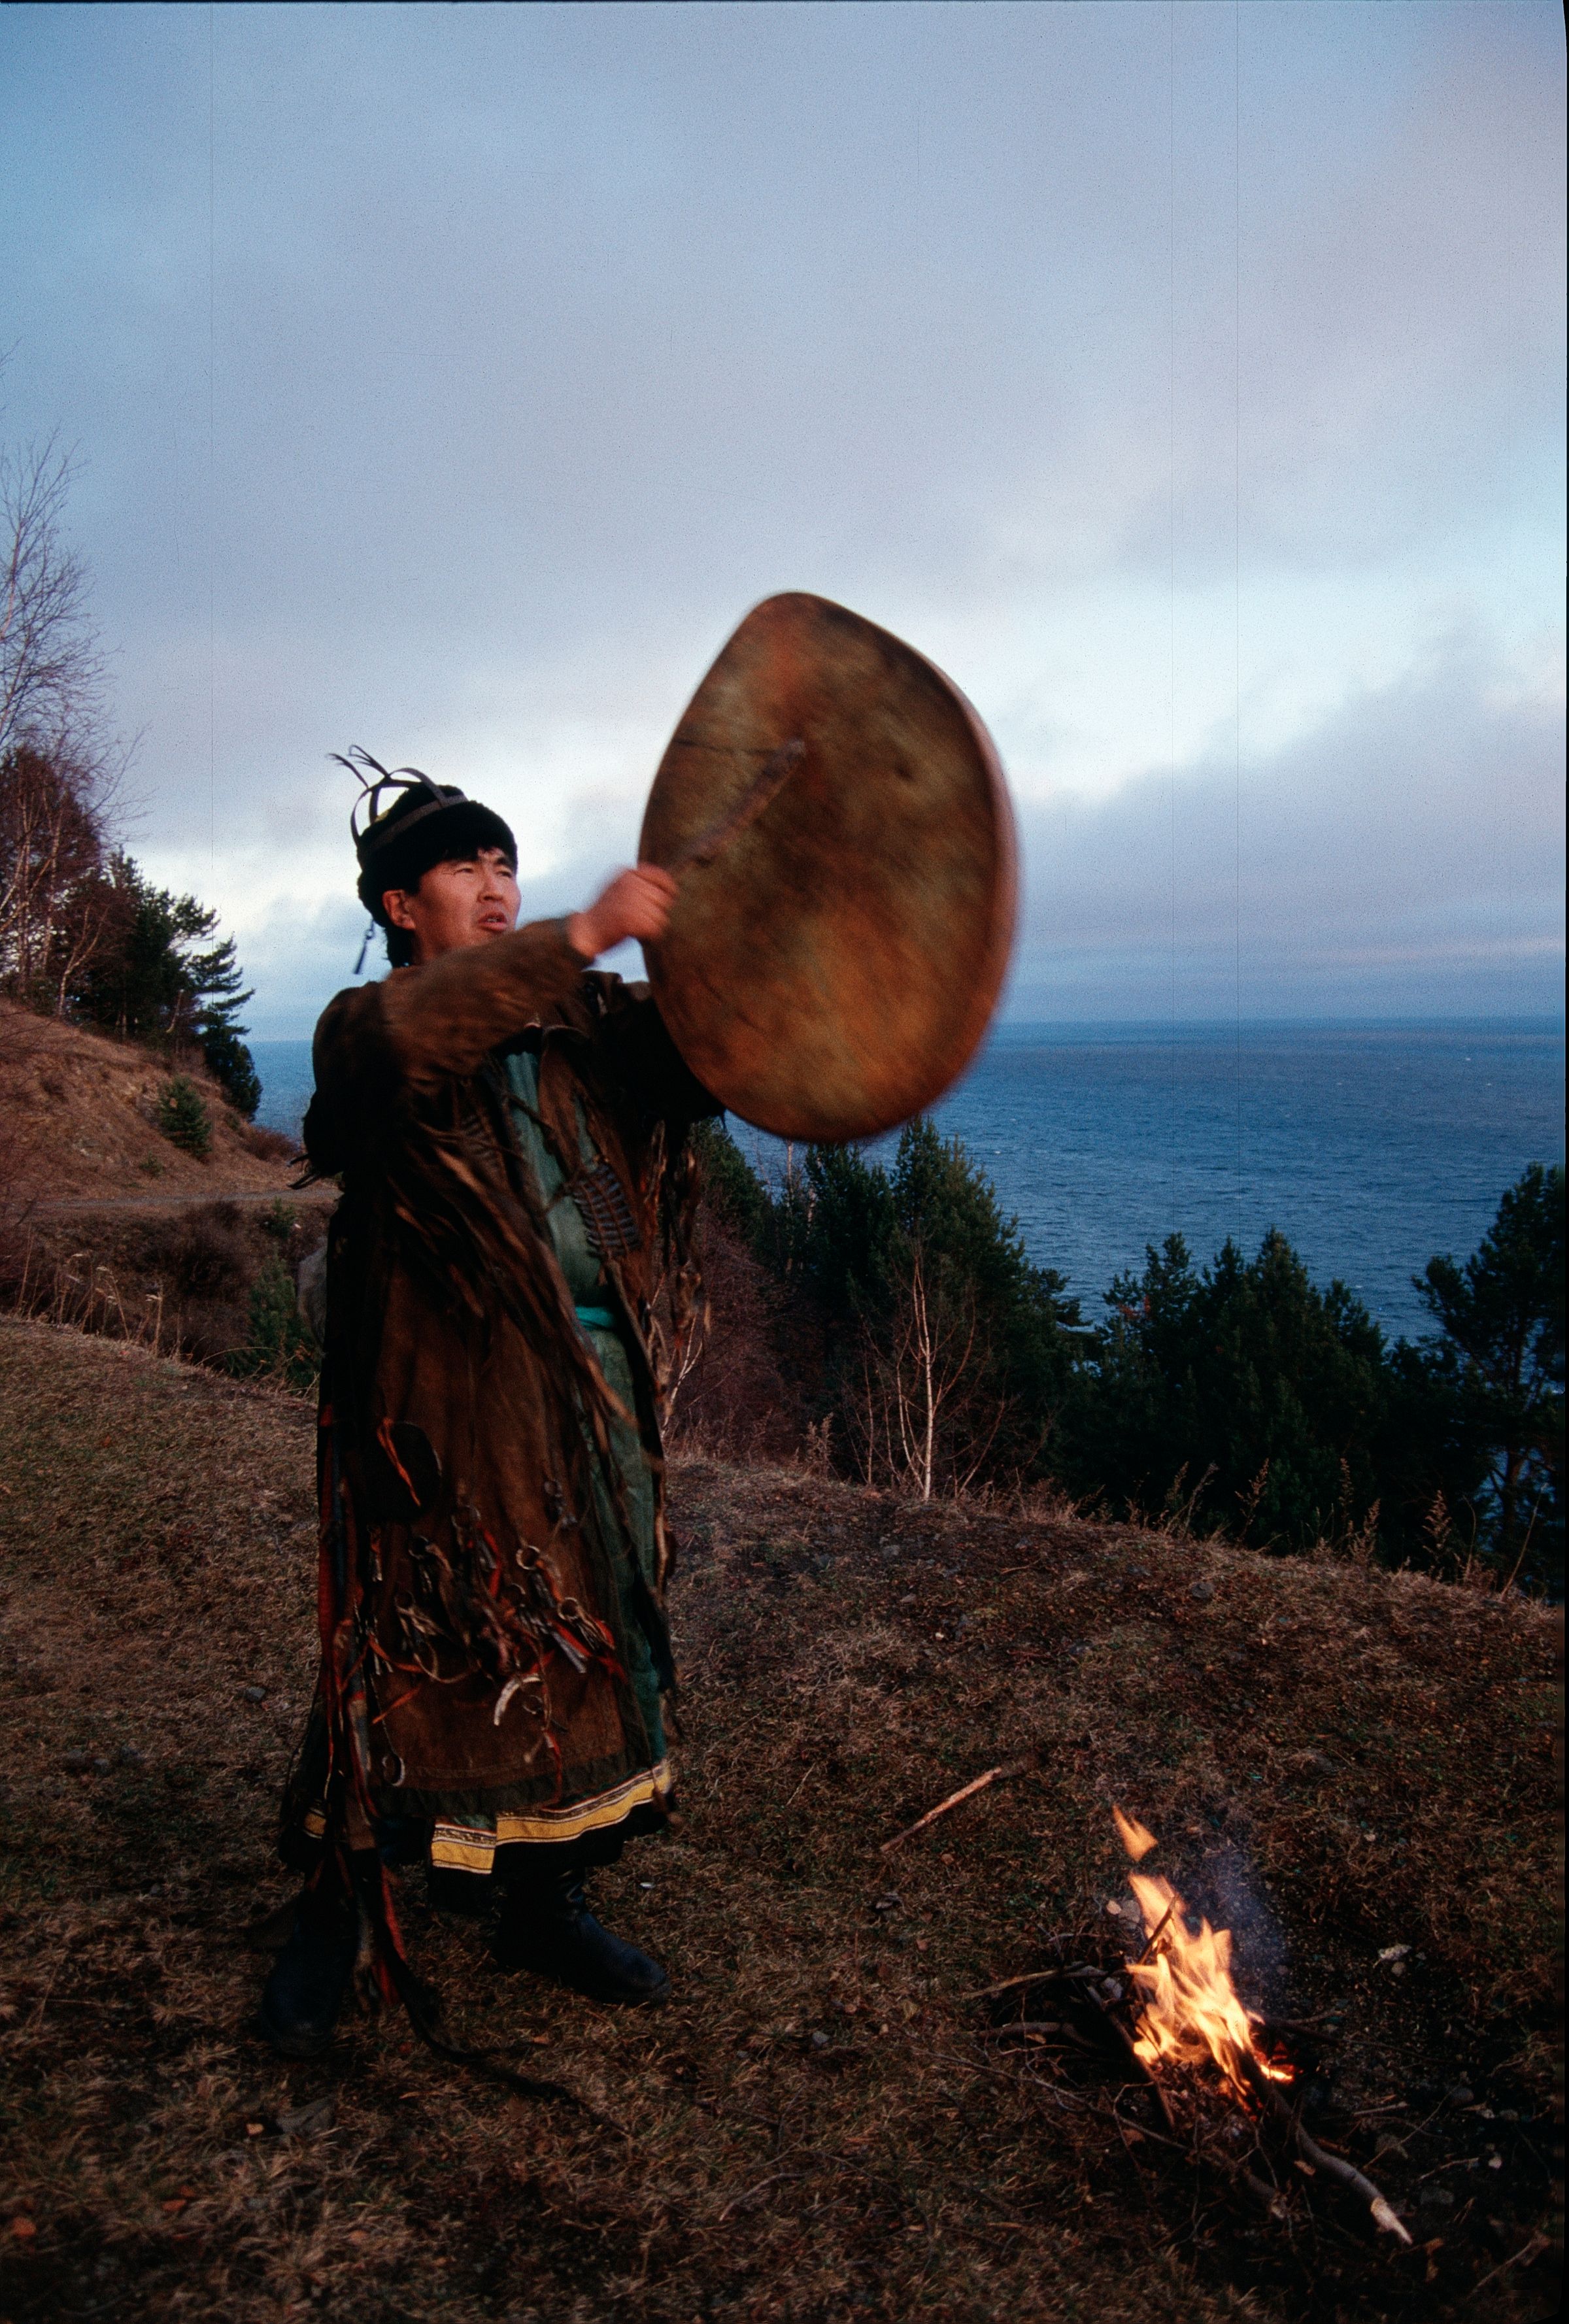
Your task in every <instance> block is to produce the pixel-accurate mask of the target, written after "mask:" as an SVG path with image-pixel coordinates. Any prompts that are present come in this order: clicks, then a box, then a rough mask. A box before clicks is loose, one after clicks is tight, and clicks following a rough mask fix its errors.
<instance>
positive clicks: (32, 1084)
mask: <svg viewBox="0 0 1569 2324" xmlns="http://www.w3.org/2000/svg"><path fill="white" fill-rule="evenodd" d="M171 1070H172V1068H171V1065H170V1064H169V1062H168V1060H167V1059H166V1058H163V1057H160V1056H155V1055H154V1053H153V1052H152V1050H150V1049H145V1048H143V1047H140V1046H139V1045H138V1044H136V1043H134V1042H125V1041H111V1040H107V1039H106V1038H105V1037H104V1036H103V1035H102V1034H98V1033H88V1032H84V1031H83V1030H82V1028H80V1027H79V1026H77V1025H68V1024H65V1023H63V1022H62V1021H61V1020H60V1019H57V1018H52V1017H35V1016H33V1015H32V1013H31V1011H29V1010H24V1009H18V1008H17V1007H16V1006H15V1004H14V1002H12V1001H0V1105H3V1107H4V1110H5V1133H6V1134H5V1151H4V1153H3V1154H0V1171H3V1173H4V1176H5V1178H6V1179H7V1180H8V1181H9V1184H8V1185H0V1201H5V1199H7V1198H9V1200H10V1201H11V1202H12V1203H17V1202H22V1201H28V1200H31V1201H34V1202H38V1203H43V1204H46V1205H47V1204H50V1203H62V1202H76V1203H80V1202H85V1201H88V1200H97V1199H102V1198H105V1197H112V1196H125V1195H132V1194H134V1195H141V1196H144V1197H152V1196H158V1197H169V1196H174V1197H184V1198H186V1199H188V1200H210V1199H211V1198H212V1196H213V1195H214V1194H232V1193H241V1192H248V1193H257V1194H261V1193H265V1192H267V1191H269V1190H272V1191H278V1190H281V1189H282V1188H283V1187H284V1186H285V1185H287V1184H288V1178H289V1167H288V1164H287V1161H286V1159H285V1158H284V1157H282V1155H281V1152H280V1147H281V1141H280V1140H279V1139H276V1138H275V1137H273V1136H272V1133H270V1132H269V1131H266V1130H253V1129H252V1128H251V1126H250V1125H249V1124H248V1123H246V1122H244V1121H242V1120H240V1119H239V1117H238V1116H237V1115H235V1114H234V1113H233V1112H231V1111H230V1110H229V1109H228V1107H227V1106H226V1103H225V1101H224V1098H223V1094H222V1093H221V1091H220V1090H219V1089H218V1087H217V1084H216V1083H215V1082H213V1081H211V1080H210V1079H209V1078H208V1076H207V1075H206V1074H204V1073H203V1072H202V1070H201V1069H200V1067H199V1066H196V1067H190V1066H188V1067H186V1068H185V1070H186V1071H187V1072H188V1073H189V1078H190V1079H191V1080H192V1081H193V1082H194V1083H195V1084H196V1085H197V1087H198V1089H199V1090H200V1092H201V1094H202V1097H203V1099H204V1100H205V1102H206V1104H207V1108H208V1113H209V1115H210V1116H211V1118H212V1124H213V1141H212V1148H211V1151H210V1152H209V1153H208V1156H207V1157H206V1158H205V1159H204V1160H200V1161H198V1159H197V1158H196V1157H195V1156H194V1155H190V1154H187V1153H182V1152H181V1150H180V1148H179V1147H177V1146H174V1145H171V1142H170V1140H169V1139H167V1138H165V1137H162V1135H161V1134H160V1132H159V1130H158V1128H157V1125H156V1120H155V1109H156V1107H157V1103H158V1099H159V1096H160V1094H161V1093H162V1091H163V1090H164V1088H165V1087H166V1086H167V1084H168V1082H169V1079H170V1075H171Z"/></svg>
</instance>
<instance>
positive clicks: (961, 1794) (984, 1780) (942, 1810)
mask: <svg viewBox="0 0 1569 2324" xmlns="http://www.w3.org/2000/svg"><path fill="white" fill-rule="evenodd" d="M1028 1765H1029V1762H1028V1760H1025V1759H1010V1760H1008V1761H1007V1762H1006V1763H1005V1764H1004V1765H1003V1766H1001V1767H988V1768H987V1770H986V1772H985V1774H984V1775H977V1776H976V1777H975V1780H974V1783H972V1784H961V1785H960V1787H959V1789H958V1790H957V1791H956V1792H950V1793H949V1794H948V1796H947V1798H946V1800H939V1801H938V1802H937V1805H936V1807H935V1808H928V1810H927V1812H926V1813H925V1815H923V1816H917V1818H916V1820H915V1821H914V1822H913V1823H912V1824H909V1825H908V1826H907V1827H906V1829H905V1830H904V1831H896V1832H895V1833H894V1835H893V1838H892V1839H891V1840H884V1841H883V1843H882V1854H883V1855H884V1856H891V1854H892V1853H893V1850H894V1849H896V1848H902V1847H903V1846H904V1843H905V1841H906V1840H913V1839H914V1838H915V1836H916V1833H917V1832H918V1831H925V1830H926V1828H927V1826H928V1823H936V1821H937V1818H938V1816H941V1815H946V1813H947V1812H948V1810H949V1809H950V1808H956V1807H957V1806H959V1804H960V1803H961V1802H962V1801H964V1800H970V1799H974V1796H975V1794H976V1793H977V1792H983V1791H984V1790H985V1789H986V1786H987V1784H995V1783H999V1782H1001V1779H1002V1778H1003V1776H1005V1775H1023V1773H1024V1771H1025V1768H1026V1767H1027V1766H1028Z"/></svg>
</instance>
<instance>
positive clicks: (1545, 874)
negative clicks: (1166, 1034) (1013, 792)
mask: <svg viewBox="0 0 1569 2324" xmlns="http://www.w3.org/2000/svg"><path fill="white" fill-rule="evenodd" d="M1562 774H1563V766H1562V713H1561V709H1560V707H1559V705H1558V703H1557V702H1556V700H1555V699H1554V698H1553V696H1551V695H1550V694H1549V695H1542V694H1531V693H1522V692H1521V691H1519V690H1518V688H1517V687H1513V686H1512V685H1510V684H1509V682H1508V678H1507V673H1505V672H1502V671H1500V669H1497V668H1496V666H1493V665H1491V664H1490V663H1489V661H1488V660H1487V659H1486V658H1485V656H1484V655H1482V654H1481V653H1480V652H1479V650H1478V649H1477V647H1476V645H1475V642H1474V641H1467V640H1465V639H1463V638H1454V639H1451V640H1450V641H1447V643H1446V645H1445V648H1444V650H1443V652H1442V653H1441V654H1440V655H1438V656H1437V657H1436V658H1435V660H1434V662H1433V663H1432V665H1431V666H1430V667H1429V668H1428V669H1426V670H1424V671H1421V672H1419V673H1416V674H1413V675H1412V676H1410V677H1408V678H1407V679H1405V680H1404V681H1403V682H1402V683H1400V684H1398V685H1397V686H1393V687H1388V688H1386V689H1383V690H1381V691H1379V692H1374V693H1367V694H1361V695H1358V696H1353V697H1352V698H1351V699H1349V700H1348V701H1347V702H1345V703H1344V704H1343V706H1342V707H1341V709H1340V711H1339V712H1338V714H1337V715H1335V716H1334V717H1333V718H1331V719H1329V720H1327V721H1326V722H1325V723H1324V724H1322V725H1321V726H1319V727H1318V728H1317V729H1316V731H1315V732H1314V733H1310V734H1307V735H1306V736H1303V737H1302V738H1300V739H1299V740H1297V742H1294V743H1292V744H1291V746H1290V747H1288V749H1285V750H1282V751H1279V752H1275V753H1273V754H1271V755H1269V756H1268V757H1264V758H1258V757H1250V758H1249V759H1248V760H1247V761H1246V762H1245V763H1244V764H1243V765H1242V766H1241V769H1240V770H1239V768H1238V765H1237V762H1236V759H1235V756H1234V752H1233V754H1232V757H1231V759H1230V762H1229V763H1228V762H1227V761H1226V759H1225V758H1224V757H1223V755H1222V754H1221V753H1220V752H1210V753H1208V754H1206V756H1205V757H1204V759H1202V760H1200V761H1197V762H1190V763H1189V764H1187V765H1186V766H1183V767H1181V768H1179V769H1178V770H1177V771H1176V773H1175V774H1172V773H1170V772H1164V773H1149V774H1146V775H1145V776H1144V777H1142V778H1141V779H1140V780H1138V781H1135V782H1132V783H1131V784H1129V785H1128V787H1127V788H1125V789H1124V790H1122V791H1121V793H1119V794H1118V796H1117V797H1116V798H1113V799H1111V800H1105V801H1091V800H1085V799H1082V798H1073V797H1071V796H1066V797H1064V798H1061V799H1059V800H1058V801H1057V802H1056V803H1054V804H1049V805H1041V804H1035V805H1031V806H1029V807H1027V808H1026V809H1025V811H1024V813H1023V816H1022V830H1023V844H1024V856H1025V862H1026V867H1027V876H1026V890H1025V903H1024V908H1023V912H1022V916H1021V927H1020V947H1019V953H1018V956H1017V958H1016V962H1015V968H1014V975H1013V980H1012V987H1011V1001H1010V1009H1011V1014H1013V1015H1015V1016H1026V1017H1029V1016H1041V1017H1061V1018H1073V1017H1078V1016H1084V1017H1095V1018H1102V1017H1135V1018H1142V1017H1155V1018H1163V1017H1165V1016H1167V1015H1168V1013H1175V1014H1176V1015H1177V1017H1179V1018H1184V1019H1186V1018H1204V1017H1230V1016H1232V1014H1233V1013H1235V1012H1237V1011H1238V1010H1240V1012H1241V1015H1242V1016H1243V1017H1244V1018H1249V1017H1257V1016H1264V1017H1282V1016H1284V1017H1298V1016H1300V1017H1315V1016H1324V1015H1330V1014H1337V1013H1339V1014H1364V1015H1379V1014H1390V1015H1404V1016H1421V1015H1442V1014H1452V1013H1456V1012H1458V1013H1462V1014H1471V1015H1482V1014H1486V1013H1488V1012H1489V1011H1490V1010H1500V1011H1502V1012H1503V1013H1507V1014H1519V1013H1534V1012H1537V1011H1546V1012H1557V1011H1559V1010H1561V1008H1562V995H1563V970H1564V908H1563V886H1562V880H1561V876H1560V874H1561V864H1562V856H1563V847H1564V791H1563V780H1562Z"/></svg>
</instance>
